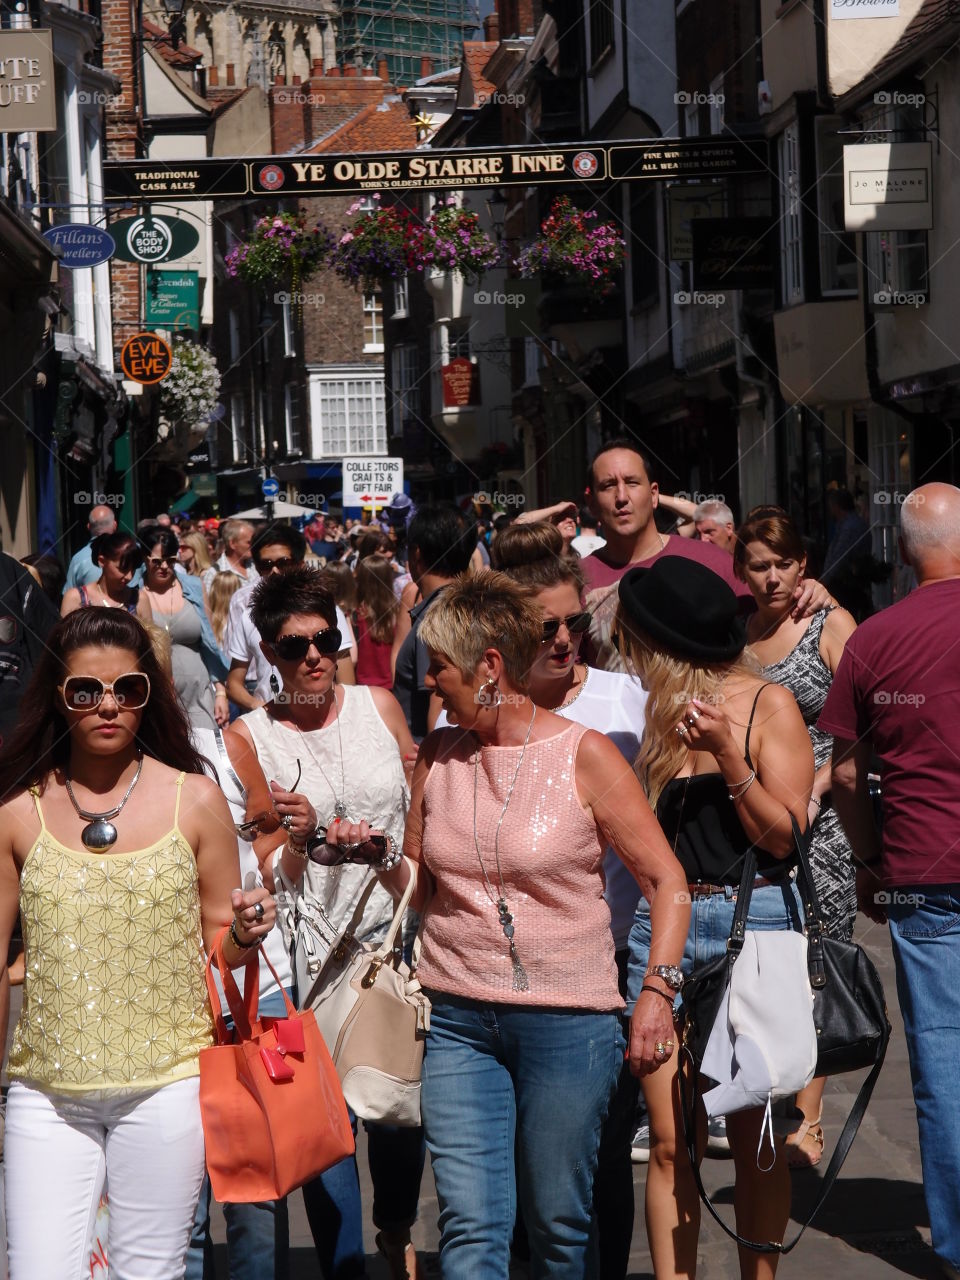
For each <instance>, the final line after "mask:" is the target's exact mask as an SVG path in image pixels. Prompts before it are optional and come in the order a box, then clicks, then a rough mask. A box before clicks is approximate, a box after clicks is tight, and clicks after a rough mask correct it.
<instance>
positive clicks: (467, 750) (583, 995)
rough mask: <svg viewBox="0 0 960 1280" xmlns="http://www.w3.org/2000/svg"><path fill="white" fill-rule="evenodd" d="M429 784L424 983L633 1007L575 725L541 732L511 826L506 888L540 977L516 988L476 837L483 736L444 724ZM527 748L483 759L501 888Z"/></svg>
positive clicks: (490, 868)
mask: <svg viewBox="0 0 960 1280" xmlns="http://www.w3.org/2000/svg"><path fill="white" fill-rule="evenodd" d="M441 732H442V733H443V735H444V741H443V743H442V744H441V745H440V747H439V748H438V750H437V760H436V763H435V764H434V765H433V767H432V768H431V770H430V774H429V776H428V778H427V782H426V787H425V789H424V830H423V843H422V855H421V856H422V858H423V861H424V863H425V864H426V865H427V867H429V869H430V871H431V873H432V874H433V877H434V880H435V883H436V892H435V893H434V896H433V898H432V899H431V901H430V904H429V906H428V908H427V912H426V919H425V923H424V929H423V951H422V954H421V958H420V966H419V968H418V971H417V976H418V977H419V979H420V981H421V983H422V985H423V986H424V987H429V988H433V989H434V990H437V991H445V992H449V993H450V994H452V995H457V996H461V997H464V998H466V999H470V1000H482V1001H485V1002H491V1003H502V1004H528V1005H541V1006H544V1007H553V1008H568V1009H569V1008H573V1009H593V1010H602V1011H607V1010H613V1009H622V1008H623V1001H622V1000H621V998H620V994H619V991H618V987H617V970H616V964H615V961H614V953H613V935H612V934H611V932H610V910H609V908H608V906H607V904H606V902H604V900H603V887H604V882H603V874H602V866H603V848H602V846H601V842H600V837H599V835H598V834H597V828H596V824H595V823H594V821H593V818H592V817H591V816H590V814H589V813H587V812H586V811H585V810H584V809H583V807H582V805H581V804H580V800H579V797H578V795H577V788H576V782H575V767H576V756H577V747H578V745H579V743H580V739H581V738H582V737H583V735H584V733H585V732H586V729H585V728H584V726H583V725H578V724H574V725H571V726H570V728H569V729H566V730H564V731H563V732H562V733H559V734H556V735H555V736H554V737H552V738H547V739H545V740H544V741H542V742H531V743H529V744H528V746H527V749H526V755H525V757H524V760H523V764H522V765H521V768H520V772H519V775H518V776H517V784H516V787H515V789H514V792H513V798H512V799H511V801H510V806H509V808H508V809H507V813H506V816H505V817H504V820H503V826H502V828H501V831H500V867H501V870H502V873H503V884H504V890H505V892H504V896H505V897H506V900H507V903H508V905H509V909H510V911H511V913H512V915H513V918H514V927H515V931H516V932H515V941H516V945H517V951H518V953H519V956H520V959H521V961H522V962H523V967H524V969H525V970H526V972H527V977H528V979H529V983H530V989H529V991H525V992H517V991H515V990H514V989H513V967H512V964H511V960H510V950H509V946H508V944H507V941H506V939H505V938H504V935H503V930H502V928H501V927H500V922H499V919H498V916H497V909H496V906H495V905H494V903H493V902H491V900H490V896H489V894H488V893H487V890H486V888H485V886H484V882H483V875H482V873H481V871H480V863H479V860H478V858H477V851H476V846H475V844H474V838H473V778H474V760H475V755H476V750H477V743H476V739H475V738H474V737H473V735H472V734H469V733H465V732H464V731H463V730H461V729H457V728H449V729H443V730H441ZM520 751H521V748H520V747H484V748H483V749H482V753H481V757H480V777H479V787H478V803H477V834H478V836H479V841H480V850H481V852H482V854H483V861H484V865H485V866H486V868H487V874H488V876H489V877H490V882H491V884H492V885H493V886H494V889H495V890H496V891H497V893H498V894H499V884H498V880H497V869H496V860H495V857H494V843H495V838H496V830H497V822H498V820H499V818H500V812H501V810H502V808H503V802H504V800H505V799H506V797H507V791H508V790H509V788H510V782H511V780H512V778H513V775H514V772H515V770H516V768H517V761H518V759H519V758H520Z"/></svg>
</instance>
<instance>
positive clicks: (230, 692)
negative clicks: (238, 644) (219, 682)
mask: <svg viewBox="0 0 960 1280" xmlns="http://www.w3.org/2000/svg"><path fill="white" fill-rule="evenodd" d="M249 668H250V663H249V662H244V661H242V659H240V658H234V659H233V660H232V661H231V663H230V670H229V671H228V672H227V697H228V698H229V699H230V701H231V702H235V703H236V704H237V706H238V707H243V708H244V710H245V711H256V709H257V707H262V706H263V699H262V698H258V697H257V696H256V694H253V693H248V692H247V688H246V685H245V684H244V681H245V680H246V678H247V671H248V670H249Z"/></svg>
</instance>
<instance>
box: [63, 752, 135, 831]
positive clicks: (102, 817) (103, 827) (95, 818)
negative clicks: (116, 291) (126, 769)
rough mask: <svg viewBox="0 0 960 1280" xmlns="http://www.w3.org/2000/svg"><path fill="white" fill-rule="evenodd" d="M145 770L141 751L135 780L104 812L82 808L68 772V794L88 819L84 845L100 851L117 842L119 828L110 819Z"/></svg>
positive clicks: (82, 814) (75, 806)
mask: <svg viewBox="0 0 960 1280" xmlns="http://www.w3.org/2000/svg"><path fill="white" fill-rule="evenodd" d="M142 771H143V752H142V751H141V752H140V753H139V754H138V757H137V772H136V773H135V774H134V775H133V781H132V782H131V783H130V785H129V787H127V789H126V791H125V792H124V794H123V799H122V800H121V801H120V803H119V804H116V805H114V806H113V808H112V809H105V810H104V812H103V813H88V812H87V811H86V809H81V808H80V806H79V804H78V803H77V797H76V796H75V795H74V794H73V787H72V786H71V785H70V775H69V774H66V775H64V776H65V779H66V783H67V795H68V796H69V797H70V803H71V804H72V805H73V807H74V809H76V811H77V816H78V817H80V818H84V819H86V822H87V824H88V825H87V826H85V827H84V828H83V830H82V831H81V832H80V839H81V841H82V842H83V847H84V848H85V849H89V850H90V852H91V853H100V852H101V851H102V850H103V849H109V848H110V846H111V845H112V844H116V842H117V828H116V827H115V826H114V825H113V823H112V822H110V821H109V819H110V818H115V817H116V816H117V814H118V813H119V812H120V810H121V809H122V808H123V806H124V805H125V804H126V803H127V801H128V800H129V799H130V792H131V791H132V790H133V788H134V787H135V786H136V785H137V783H138V782H139V781H140V774H141V772H142Z"/></svg>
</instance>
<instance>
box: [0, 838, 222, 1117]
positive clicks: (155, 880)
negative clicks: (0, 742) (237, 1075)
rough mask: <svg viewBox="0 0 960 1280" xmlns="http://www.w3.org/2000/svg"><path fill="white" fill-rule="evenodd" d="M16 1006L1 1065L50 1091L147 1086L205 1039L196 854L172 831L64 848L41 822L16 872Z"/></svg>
mask: <svg viewBox="0 0 960 1280" xmlns="http://www.w3.org/2000/svg"><path fill="white" fill-rule="evenodd" d="M20 912H21V917H22V922H23V937H24V943H25V949H26V974H25V978H24V986H23V1009H22V1011H21V1014H20V1019H19V1021H18V1022H17V1026H16V1030H15V1031H14V1036H13V1048H12V1049H11V1052H10V1062H9V1067H8V1074H9V1075H10V1076H11V1077H12V1078H14V1079H20V1080H27V1081H30V1082H31V1083H34V1084H36V1085H38V1086H40V1087H41V1088H44V1087H46V1088H49V1089H52V1090H55V1091H57V1092H64V1093H70V1092H77V1093H79V1092H87V1091H89V1090H102V1089H112V1088H129V1087H130V1086H136V1087H139V1088H150V1087H153V1086H155V1085H161V1084H169V1083H170V1082H171V1081H174V1080H182V1079H184V1078H186V1077H188V1076H194V1075H197V1074H198V1072H199V1064H198V1054H199V1052H200V1050H201V1049H203V1048H205V1047H206V1046H207V1045H209V1044H211V1043H212V1040H213V1024H212V1020H211V1015H210V1006H209V1000H208V997H207V987H206V979H205V974H204V961H203V939H202V935H201V931H200V900H199V896H198V890H197V863H196V859H195V857H194V855H193V850H192V849H191V848H190V846H189V845H188V844H187V842H186V841H185V840H184V839H183V837H182V836H181V834H180V832H179V830H177V829H174V830H173V831H171V832H170V833H169V834H168V835H167V836H165V837H164V839H163V840H161V841H158V842H157V844H156V845H154V846H153V847H151V848H149V849H143V850H136V851H133V852H130V853H125V854H124V853H116V854H111V855H99V854H83V853H79V852H77V851H74V850H72V849H67V848H65V847H64V846H63V845H61V844H60V843H59V842H58V841H56V840H54V839H53V838H52V837H51V835H50V834H49V832H47V831H46V829H44V831H43V832H42V834H41V836H40V838H39V839H38V841H37V843H36V845H35V846H34V848H33V849H32V850H31V852H30V854H29V856H28V857H27V860H26V862H25V864H24V867H23V872H22V874H21V877H20Z"/></svg>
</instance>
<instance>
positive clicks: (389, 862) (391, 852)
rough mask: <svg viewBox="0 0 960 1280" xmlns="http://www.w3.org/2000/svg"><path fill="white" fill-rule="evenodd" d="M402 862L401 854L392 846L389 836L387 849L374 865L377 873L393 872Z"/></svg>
mask: <svg viewBox="0 0 960 1280" xmlns="http://www.w3.org/2000/svg"><path fill="white" fill-rule="evenodd" d="M402 861H403V854H402V853H401V852H400V850H399V849H398V848H397V847H396V846H395V845H394V843H393V839H392V837H391V836H387V849H386V852H385V853H384V855H383V857H382V858H381V859H380V861H379V862H378V863H377V864H376V870H377V871H395V870H396V869H397V867H399V865H400V863H401V862H402Z"/></svg>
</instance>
